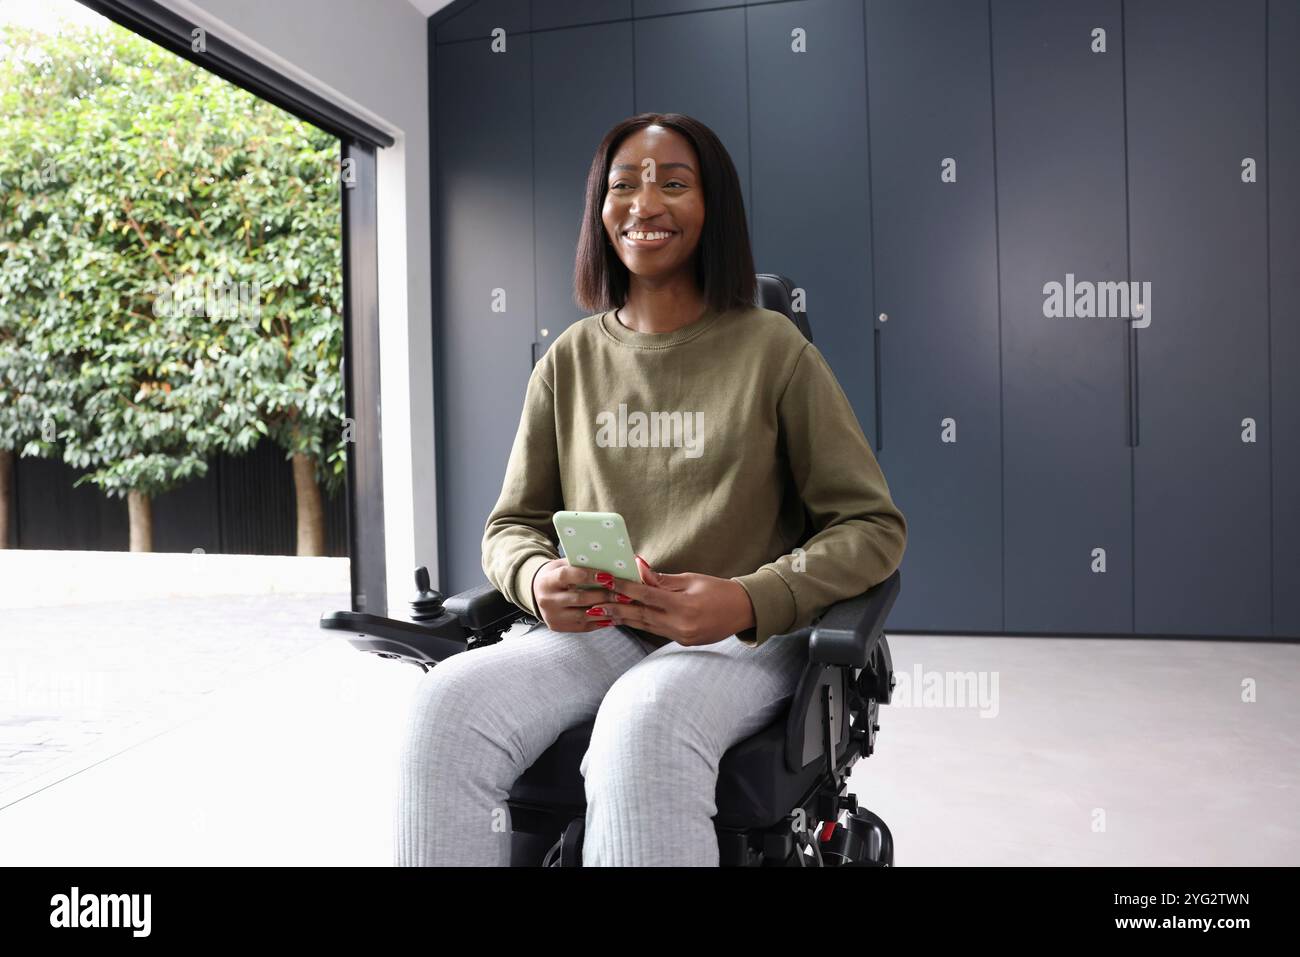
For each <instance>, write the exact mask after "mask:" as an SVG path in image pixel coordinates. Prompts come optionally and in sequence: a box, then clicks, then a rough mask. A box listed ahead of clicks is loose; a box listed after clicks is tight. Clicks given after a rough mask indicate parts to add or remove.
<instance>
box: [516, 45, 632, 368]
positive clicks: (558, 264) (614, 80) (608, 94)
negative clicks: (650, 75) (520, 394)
mask: <svg viewBox="0 0 1300 957" xmlns="http://www.w3.org/2000/svg"><path fill="white" fill-rule="evenodd" d="M631 58H632V24H631V23H630V22H623V23H610V24H605V25H603V26H593V27H578V28H573V29H568V30H546V31H542V32H539V33H534V34H533V84H532V90H533V130H534V133H533V136H534V138H535V141H536V142H535V145H534V151H533V155H534V166H535V168H536V171H537V172H536V176H535V177H534V184H535V186H536V190H537V192H536V196H535V197H534V200H533V208H534V210H535V211H536V216H537V232H536V236H535V237H534V250H535V255H536V262H537V330H536V332H537V339H536V341H537V354H538V355H539V356H540V355H541V354H542V352H543V351H544V350H545V349H546V347H547V346H549V345H550V344H551V343H552V342H554V341H555V337H556V336H558V335H559V334H560V333H561V332H563V331H564V330H565V329H566V328H567V327H568V326H569V325H571V324H572V323H573V322H574V321H576V320H578V319H581V318H582V317H583V316H585V315H587V314H588V313H587V312H586V311H585V310H581V309H579V308H578V307H577V305H576V304H575V303H574V301H573V267H574V252H575V250H576V249H577V244H578V229H579V226H580V221H581V219H582V212H583V208H582V207H583V200H584V198H585V191H586V186H587V170H588V168H589V167H590V166H591V161H592V156H593V155H594V153H595V151H596V147H597V146H599V145H600V141H601V139H602V137H604V135H605V132H606V131H607V130H608V129H609V128H610V127H611V126H613V125H614V124H615V123H617V122H619V121H620V120H623V119H625V118H626V117H628V116H630V115H631V114H632V113H633V109H632V74H631V72H630V71H629V70H628V69H627V64H628V62H629V61H630V60H631ZM593 78H598V79H599V82H593ZM575 103H581V104H582V109H580V110H575V109H574V108H573V104H575ZM597 212H599V210H597Z"/></svg>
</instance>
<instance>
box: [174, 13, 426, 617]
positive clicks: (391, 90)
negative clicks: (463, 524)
mask: <svg viewBox="0 0 1300 957" xmlns="http://www.w3.org/2000/svg"><path fill="white" fill-rule="evenodd" d="M161 2H163V3H164V4H166V5H167V6H168V7H169V8H171V9H173V10H175V11H177V12H178V13H181V14H183V15H184V16H186V17H187V18H189V19H190V20H191V21H192V22H194V23H195V24H197V25H199V26H202V27H203V28H204V29H206V30H208V31H209V32H210V33H211V34H213V35H215V36H219V37H221V39H223V40H225V41H227V42H228V43H231V44H232V45H234V46H237V47H239V48H240V49H241V50H243V51H244V52H246V53H248V54H250V55H252V56H254V57H256V58H258V59H259V60H260V61H262V62H264V63H266V64H268V65H270V66H272V67H274V68H275V69H277V70H278V71H279V72H281V73H282V74H284V75H286V76H288V77H290V78H291V79H293V80H295V81H296V82H298V83H300V84H302V85H303V86H305V87H307V88H309V89H312V90H314V91H315V92H317V93H320V94H323V95H325V96H328V97H330V98H331V99H332V100H334V101H335V102H338V103H341V104H343V105H344V106H346V107H347V108H348V109H349V110H350V111H351V112H353V113H355V114H356V115H358V116H360V117H362V118H364V119H366V120H368V121H369V122H371V123H372V124H374V125H375V126H377V127H379V128H381V129H383V130H385V131H386V132H388V133H389V134H391V135H392V136H393V137H394V139H395V140H396V143H395V145H394V146H392V147H391V148H388V149H381V150H379V151H378V161H379V182H378V193H379V314H380V320H379V322H380V380H381V383H382V384H381V392H382V395H381V399H380V408H381V414H382V422H383V448H384V526H385V527H384V535H385V543H386V551H387V556H386V560H387V573H388V607H389V610H390V611H395V612H398V613H400V612H401V611H402V610H404V608H405V606H406V602H408V601H409V600H410V598H411V595H412V594H413V593H414V590H415V589H414V583H413V579H412V577H411V572H412V569H413V568H414V567H415V565H416V564H424V565H428V566H429V570H430V572H431V573H432V574H433V578H434V581H435V582H437V581H438V580H439V578H438V568H437V547H436V543H437V517H436V514H435V501H436V498H435V475H436V472H435V470H434V467H435V463H434V422H433V358H432V348H433V346H432V340H431V317H432V303H431V282H430V275H429V269H430V250H429V235H430V229H429V149H430V146H429V109H428V88H429V87H428V83H429V81H428V48H427V44H426V37H427V32H426V29H427V28H426V24H427V20H426V18H425V16H424V15H423V14H422V13H421V12H420V11H418V10H417V9H416V8H415V7H414V6H413V5H411V4H410V3H408V2H407V0H274V2H267V0H161ZM417 503H418V504H419V506H420V515H419V518H418V519H417V518H416V517H415V505H416V504H417Z"/></svg>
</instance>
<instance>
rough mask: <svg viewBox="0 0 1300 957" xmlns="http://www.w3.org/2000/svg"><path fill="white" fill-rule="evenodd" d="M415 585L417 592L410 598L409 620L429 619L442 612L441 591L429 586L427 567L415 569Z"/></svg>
mask: <svg viewBox="0 0 1300 957" xmlns="http://www.w3.org/2000/svg"><path fill="white" fill-rule="evenodd" d="M415 587H416V590H417V591H418V592H419V594H417V595H416V596H415V597H414V598H412V599H411V620H412V621H431V620H432V619H434V618H437V617H438V616H439V615H441V614H442V593H441V592H439V591H436V590H434V589H433V588H431V587H429V569H428V568H426V567H425V566H423V565H421V566H420V567H419V568H417V569H416V570H415Z"/></svg>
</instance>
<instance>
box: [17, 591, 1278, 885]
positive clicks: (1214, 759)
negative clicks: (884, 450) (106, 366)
mask: <svg viewBox="0 0 1300 957" xmlns="http://www.w3.org/2000/svg"><path fill="white" fill-rule="evenodd" d="M169 601H170V604H167V603H166V602H164V605H162V606H160V605H159V603H158V600H154V601H150V602H145V603H133V602H117V603H104V604H98V605H93V606H92V605H82V606H69V607H67V608H62V609H51V608H46V609H41V610H40V611H39V613H38V612H37V610H35V609H32V610H28V611H23V610H21V609H9V610H6V611H4V612H3V615H4V620H5V627H4V629H3V631H0V660H2V661H3V662H4V665H3V666H0V675H8V676H9V677H10V678H11V679H13V678H14V676H15V675H16V674H18V673H21V675H22V676H23V684H22V686H21V687H15V689H14V690H16V691H17V697H14V696H13V692H10V697H9V698H8V699H4V698H3V697H0V728H4V729H6V730H7V732H8V733H9V737H10V743H11V745H12V744H13V740H14V739H16V738H18V737H21V736H22V735H23V734H26V738H25V739H24V740H25V741H26V742H27V743H28V745H31V744H32V743H33V741H32V739H33V737H38V738H41V740H39V741H35V742H34V745H35V747H34V748H33V747H31V746H28V747H26V748H25V749H16V748H14V747H12V746H11V747H10V748H9V749H8V751H6V750H5V748H4V745H3V744H0V769H3V770H5V771H8V772H9V774H8V775H7V776H6V777H7V779H8V780H7V781H5V782H4V789H3V790H2V791H0V865H29V864H30V865H64V866H66V865H74V864H75V865H110V864H112V865H165V864H183V865H214V864H264V865H278V864H284V865H291V864H309V865H386V864H389V863H390V862H391V840H392V807H393V804H392V801H393V794H394V792H393V785H394V777H395V771H396V762H397V747H398V741H399V735H400V731H401V729H402V725H403V722H404V720H405V716H406V709H407V706H408V703H409V699H410V693H411V691H412V689H413V687H414V683H415V682H416V681H417V680H418V679H419V677H420V674H421V673H420V672H419V671H418V669H416V668H413V667H410V666H405V665H401V664H398V663H395V662H388V661H383V660H381V659H378V658H374V657H371V656H365V655H361V654H359V653H357V652H356V651H354V650H352V648H351V647H350V646H349V645H348V644H347V643H346V641H344V640H342V639H340V638H337V637H333V636H330V635H327V634H326V633H324V632H320V631H319V630H318V629H317V627H316V619H317V618H318V616H319V614H320V612H321V611H323V610H326V609H327V608H334V607H341V605H339V596H337V595H328V596H327V595H316V596H283V595H282V596H273V597H269V596H261V597H256V596H248V597H245V598H197V599H172V600H169ZM268 602H270V603H271V604H268ZM204 603H207V610H206V611H205V610H204ZM272 606H274V607H272ZM218 609H219V611H218ZM96 635H99V636H104V637H103V638H102V640H101V644H100V645H99V646H98V647H97V648H96V647H94V637H95V636H96ZM69 636H72V637H71V638H70V637H69ZM109 636H111V637H109ZM132 636H135V637H134V638H133V637H132ZM507 640H508V639H507ZM69 642H71V644H69ZM61 643H62V645H61ZM890 643H891V648H892V649H893V653H894V665H895V670H896V673H897V674H898V676H899V686H898V689H896V692H895V695H896V702H895V704H893V705H891V706H889V707H887V708H885V709H883V710H882V714H881V721H880V723H881V731H880V734H879V737H878V739H877V751H876V754H875V755H873V756H872V757H871V758H868V759H866V760H864V761H861V762H860V763H859V764H858V766H857V769H856V771H855V773H854V776H853V781H852V786H851V790H853V791H854V793H856V794H857V796H858V799H859V802H860V803H861V804H863V805H865V806H866V807H869V808H871V809H872V810H874V811H875V812H877V813H878V814H880V815H881V816H882V817H884V819H885V820H886V821H887V822H888V823H889V825H890V827H891V828H892V830H893V832H894V836H895V841H896V847H897V857H896V863H897V864H898V865H900V866H918V865H943V864H1002V865H1028V864H1084V865H1096V864H1119V865H1192V864H1284V865H1285V864H1290V865H1295V864H1298V863H1300V827H1298V826H1297V823H1296V818H1297V815H1296V811H1297V809H1300V646H1295V645H1284V644H1269V643H1252V642H1199V641H1125V640H1106V639H1031V638H974V637H919V636H894V637H893V638H892V639H891V642H890ZM60 648H61V650H60ZM20 649H21V651H20ZM78 649H79V650H78ZM87 656H89V657H87ZM107 658H111V659H113V660H114V661H115V662H116V663H117V665H118V666H119V667H118V670H117V676H118V677H117V678H116V679H114V681H115V683H113V684H111V685H110V686H109V687H110V691H111V689H118V691H120V690H121V688H133V689H134V690H133V691H132V692H131V693H119V694H117V696H116V697H113V695H112V694H109V695H107V696H105V695H104V694H103V693H102V687H103V686H102V685H100V684H90V683H86V684H82V685H80V686H79V687H80V693H81V694H82V695H83V699H84V698H86V697H87V689H91V693H90V694H89V695H88V697H89V698H91V699H94V700H95V701H96V702H97V703H99V704H103V703H104V702H105V701H110V703H111V704H112V708H108V709H101V711H104V712H111V713H107V716H105V715H104V714H101V716H100V718H99V719H97V720H98V724H97V725H96V722H95V721H93V720H92V721H91V722H90V723H89V725H88V724H87V723H86V720H85V715H84V708H81V709H80V711H81V712H82V713H81V714H80V715H79V714H78V711H79V708H78V706H77V702H76V701H71V700H69V699H68V698H67V697H66V692H57V689H58V688H60V687H65V686H66V672H68V669H69V663H70V662H73V661H75V660H78V659H82V660H85V661H87V662H99V665H100V666H102V664H103V662H104V660H105V659H107ZM42 668H44V669H46V671H47V672H50V673H52V674H53V675H54V677H53V679H52V680H46V682H45V684H44V685H43V686H42V685H41V684H40V682H41V680H42V679H41V678H40V673H41V669H42ZM160 668H161V669H162V670H161V671H160V670H159V669H160ZM15 669H21V672H18V671H17V670H15ZM101 670H102V668H101ZM59 675H63V677H59ZM133 675H134V676H135V677H134V679H132V676H133ZM184 675H188V676H190V677H189V679H188V680H186V681H181V680H180V677H181V676H184ZM142 676H143V677H142ZM169 676H170V677H169ZM962 677H965V679H966V681H967V682H969V683H968V684H963V683H962V682H961V681H958V682H957V683H956V684H952V683H951V679H952V678H962ZM123 681H125V682H126V683H125V684H122V682H123ZM1251 682H1253V688H1254V694H1255V700H1254V701H1252V702H1246V701H1244V700H1243V683H1251ZM10 683H11V684H14V685H16V682H13V681H11V682H10ZM945 684H949V685H950V687H949V688H948V690H947V693H945V690H944V685H945ZM41 687H44V688H45V689H46V690H44V691H42V690H39V689H40V688H41ZM73 687H74V688H76V687H78V686H77V685H75V684H74V685H73ZM97 688H98V689H101V690H99V691H96V690H94V689H97ZM167 688H170V689H171V693H169V694H164V693H163V692H164V691H165V690H166V689H167ZM34 689H35V690H34ZM927 689H929V691H928V692H927ZM963 690H964V691H967V692H970V693H969V694H967V695H964V696H963V695H961V694H956V692H959V691H963ZM0 691H3V686H2V685H0ZM51 694H58V695H63V697H59V698H57V700H54V699H51V697H50V695H51ZM80 704H82V705H84V704H86V701H85V700H82V701H81V702H80ZM33 715H43V716H44V718H43V719H42V720H43V721H44V725H43V726H42V729H41V733H40V734H36V735H33V734H32V733H30V732H31V729H32V727H33ZM91 726H94V727H95V728H96V729H97V730H96V731H95V732H93V733H92V732H87V728H88V727H91ZM51 742H53V744H51ZM44 747H61V748H62V750H61V751H57V752H51V754H53V757H50V758H49V759H48V760H35V759H33V758H32V756H31V755H30V754H28V755H27V757H25V758H23V757H21V756H20V750H26V751H29V752H30V751H32V750H37V751H39V750H41V749H42V748H44ZM6 755H8V756H7V757H6Z"/></svg>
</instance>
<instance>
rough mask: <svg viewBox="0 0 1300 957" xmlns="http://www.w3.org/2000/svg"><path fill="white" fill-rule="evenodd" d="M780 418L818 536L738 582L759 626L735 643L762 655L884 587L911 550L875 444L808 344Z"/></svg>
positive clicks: (796, 478) (780, 404)
mask: <svg viewBox="0 0 1300 957" xmlns="http://www.w3.org/2000/svg"><path fill="white" fill-rule="evenodd" d="M778 418H779V422H780V432H781V441H782V443H783V447H784V449H785V451H786V454H787V457H788V460H789V465H790V471H791V474H792V477H793V481H794V486H795V488H796V489H797V490H798V493H799V495H800V496H801V497H802V499H803V502H804V505H806V506H807V508H808V512H809V515H810V516H811V519H812V527H813V529H815V530H816V531H815V532H814V534H812V536H811V537H810V538H809V539H808V541H806V542H805V543H804V544H803V545H802V546H801V547H800V548H796V549H794V551H793V552H792V553H791V554H788V555H782V556H781V557H780V558H778V559H776V560H775V561H771V562H768V563H767V564H766V565H763V566H761V567H760V568H758V569H757V570H756V571H754V572H752V573H750V574H748V575H741V576H738V577H736V578H734V579H733V581H738V582H740V584H741V585H742V586H744V588H745V591H746V592H748V594H749V598H750V601H751V602H752V603H753V606H754V620H755V625H754V627H753V628H749V629H745V630H744V631H742V632H741V633H739V635H738V636H737V637H738V638H739V640H740V641H741V642H742V643H744V644H746V645H749V646H750V647H755V648H756V647H758V646H759V645H760V644H762V643H763V642H764V641H766V640H767V639H768V638H770V637H772V636H773V635H781V634H786V633H787V632H790V631H794V630H796V629H799V628H802V627H803V626H804V625H808V624H811V623H812V621H813V619H814V618H816V617H818V616H819V615H820V614H821V613H822V612H824V611H825V610H826V609H827V608H829V607H830V606H831V605H833V604H834V603H835V602H837V601H840V600H842V599H845V598H852V597H854V596H856V595H860V594H862V593H863V592H864V591H866V590H867V589H869V588H871V587H872V586H874V585H878V584H879V583H880V582H882V581H884V580H885V579H886V578H888V577H889V576H890V575H892V574H893V573H894V570H895V569H896V568H898V566H899V563H900V562H901V561H902V558H903V551H904V549H905V547H906V545H907V521H906V519H905V518H904V517H903V513H902V512H900V511H899V510H898V507H897V506H896V505H895V504H894V501H893V499H892V498H891V497H890V495H889V486H888V485H887V484H886V482H885V476H884V474H883V473H882V472H881V470H880V465H879V463H878V462H877V461H876V456H875V453H873V452H872V450H871V444H870V443H869V442H868V441H867V437H866V436H865V435H863V433H862V427H861V426H860V425H858V419H857V415H856V414H855V413H854V411H853V407H852V405H851V404H850V403H849V399H848V396H846V395H845V394H844V390H843V389H841V388H840V384H839V382H838V381H837V380H836V378H835V373H834V372H832V371H831V368H830V366H829V365H828V364H827V362H826V359H825V358H824V357H823V356H822V354H821V352H820V351H819V350H818V349H817V347H816V346H814V345H813V344H812V343H810V342H809V343H805V344H804V346H803V349H802V350H801V352H800V353H799V358H798V359H797V360H796V361H795V366H794V371H793V372H792V374H791V377H790V381H789V382H788V383H787V385H786V388H785V391H784V392H783V393H782V394H781V398H780V400H779V401H778Z"/></svg>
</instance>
